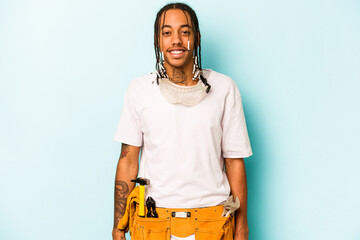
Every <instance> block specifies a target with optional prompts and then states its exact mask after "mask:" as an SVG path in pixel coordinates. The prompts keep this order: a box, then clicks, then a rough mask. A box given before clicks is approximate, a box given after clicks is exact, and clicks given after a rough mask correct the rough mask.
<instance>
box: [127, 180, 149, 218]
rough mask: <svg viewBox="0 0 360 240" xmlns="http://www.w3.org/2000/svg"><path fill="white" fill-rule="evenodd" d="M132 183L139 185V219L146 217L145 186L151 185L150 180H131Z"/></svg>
mask: <svg viewBox="0 0 360 240" xmlns="http://www.w3.org/2000/svg"><path fill="white" fill-rule="evenodd" d="M131 182H135V183H138V184H139V185H140V187H139V188H140V189H139V217H145V204H144V201H145V185H150V180H149V179H147V178H137V179H134V180H131Z"/></svg>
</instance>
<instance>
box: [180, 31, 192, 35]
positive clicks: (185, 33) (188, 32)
mask: <svg viewBox="0 0 360 240" xmlns="http://www.w3.org/2000/svg"><path fill="white" fill-rule="evenodd" d="M182 33H183V34H184V35H189V34H190V31H188V30H184V31H182Z"/></svg>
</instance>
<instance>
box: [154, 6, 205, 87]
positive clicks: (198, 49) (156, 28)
mask: <svg viewBox="0 0 360 240" xmlns="http://www.w3.org/2000/svg"><path fill="white" fill-rule="evenodd" d="M169 9H180V10H182V11H183V12H184V14H185V16H186V19H187V15H186V13H185V12H187V13H188V14H189V15H190V20H191V23H192V28H193V29H192V30H193V32H194V33H195V34H194V35H195V36H194V37H195V41H194V43H195V46H194V56H197V58H196V59H197V64H198V66H199V69H200V70H202V65H201V44H200V38H199V35H200V28H199V21H198V18H197V16H196V13H195V11H194V10H193V9H192V8H191V7H190V6H188V5H187V4H185V3H169V4H167V5H165V6H164V7H162V8H161V9H160V10H159V12H158V13H157V14H156V19H155V24H154V49H155V57H156V63H155V69H156V71H158V72H159V68H160V66H159V61H160V54H161V53H160V31H161V28H160V17H161V15H162V14H163V13H164V16H163V24H164V22H165V14H166V11H167V10H169ZM187 20H188V19H187ZM200 79H201V81H202V82H203V83H204V84H205V85H206V86H207V87H208V88H207V90H206V92H207V93H208V92H209V91H210V88H211V86H210V84H209V83H208V82H207V79H206V78H205V77H204V76H203V75H202V74H200ZM156 83H157V84H158V85H159V76H158V75H156Z"/></svg>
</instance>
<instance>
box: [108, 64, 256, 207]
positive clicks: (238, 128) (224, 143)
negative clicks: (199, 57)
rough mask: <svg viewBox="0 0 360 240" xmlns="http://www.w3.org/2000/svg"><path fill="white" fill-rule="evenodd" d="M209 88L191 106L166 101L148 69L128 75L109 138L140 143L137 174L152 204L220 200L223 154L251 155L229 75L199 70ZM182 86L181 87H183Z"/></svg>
mask: <svg viewBox="0 0 360 240" xmlns="http://www.w3.org/2000/svg"><path fill="white" fill-rule="evenodd" d="M204 74H205V77H206V78H207V81H208V83H209V84H210V85H211V90H210V92H209V93H208V94H207V95H206V96H205V98H204V99H203V100H202V101H201V102H200V103H198V104H197V105H195V106H192V107H187V106H184V105H182V104H171V103H168V102H167V101H166V100H165V98H164V97H163V96H162V95H161V93H160V90H159V86H158V85H157V84H156V74H155V73H150V74H147V75H145V76H142V77H139V78H136V79H134V80H132V81H131V82H130V84H129V86H128V88H127V90H126V93H125V97H124V105H123V109H122V113H121V116H120V120H119V123H118V127H117V130H116V134H115V136H114V140H115V141H118V142H122V143H126V144H129V145H133V146H142V150H141V159H140V169H139V177H145V178H148V179H150V185H149V186H147V187H146V194H145V197H146V198H147V197H148V196H151V197H152V198H153V199H154V200H155V201H156V206H157V207H167V208H199V207H206V206H215V205H219V204H221V203H222V202H224V201H225V200H226V199H227V197H228V196H229V194H230V186H229V182H228V179H227V177H226V174H225V171H224V158H246V157H249V156H251V155H252V150H251V146H250V141H249V137H248V132H247V128H246V123H245V117H244V111H243V106H242V101H241V96H240V92H239V90H238V87H237V85H236V83H235V82H234V81H233V80H232V79H231V78H230V77H227V76H225V75H223V74H220V73H218V72H215V71H213V70H211V69H205V70H204ZM184 87H186V86H184Z"/></svg>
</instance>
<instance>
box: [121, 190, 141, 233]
mask: <svg viewBox="0 0 360 240" xmlns="http://www.w3.org/2000/svg"><path fill="white" fill-rule="evenodd" d="M138 203H139V186H137V187H135V188H134V189H133V190H132V191H131V193H130V195H129V196H128V197H127V201H126V209H125V213H124V215H123V216H122V218H121V220H120V222H119V224H118V226H117V228H118V229H120V230H124V231H125V232H128V231H129V230H130V234H131V233H132V232H133V227H134V221H135V217H136V210H137V209H136V208H137V207H136V205H137V204H138Z"/></svg>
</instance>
